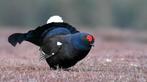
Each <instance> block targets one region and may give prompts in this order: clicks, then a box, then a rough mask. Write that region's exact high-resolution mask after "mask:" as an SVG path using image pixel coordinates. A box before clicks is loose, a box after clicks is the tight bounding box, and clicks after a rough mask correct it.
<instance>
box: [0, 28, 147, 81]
mask: <svg viewBox="0 0 147 82" xmlns="http://www.w3.org/2000/svg"><path fill="white" fill-rule="evenodd" d="M19 31H24V30H14V29H13V30H10V29H5V30H1V31H0V43H1V44H0V55H1V57H0V82H147V44H146V43H139V42H138V41H134V39H130V40H129V37H135V36H136V35H135V34H136V32H127V33H126V32H125V33H126V34H128V35H126V34H125V35H124V36H123V37H124V38H125V40H124V39H123V40H122V39H121V40H118V39H119V38H117V39H115V37H119V36H120V35H121V36H122V35H123V33H124V32H121V31H117V32H116V31H114V32H113V31H111V32H110V33H113V34H109V33H108V32H107V31H106V32H104V31H101V32H97V33H94V32H93V34H95V36H97V40H96V43H95V47H94V48H93V49H92V50H91V52H90V54H89V55H88V56H87V57H86V58H85V59H84V60H82V61H80V62H79V63H78V64H76V65H75V66H74V67H71V68H69V69H68V70H51V69H50V68H49V67H48V65H47V63H46V62H45V61H39V51H38V49H39V48H38V47H36V46H34V45H33V44H30V43H28V42H23V43H22V44H21V45H18V46H16V47H15V48H14V47H12V46H11V45H10V44H9V43H8V42H7V37H8V35H9V34H11V33H13V32H19ZM24 32H25V31H24ZM95 32H96V31H95ZM139 33H140V32H139ZM141 34H142V33H140V35H141ZM114 35H117V36H115V37H113V36H114ZM137 35H138V34H137ZM108 36H110V37H112V38H111V39H110V37H109V38H108V39H109V40H108V39H107V37H108ZM126 37H128V39H127V38H126ZM126 40H127V41H126ZM128 40H129V41H128ZM135 40H136V39H135Z"/></svg>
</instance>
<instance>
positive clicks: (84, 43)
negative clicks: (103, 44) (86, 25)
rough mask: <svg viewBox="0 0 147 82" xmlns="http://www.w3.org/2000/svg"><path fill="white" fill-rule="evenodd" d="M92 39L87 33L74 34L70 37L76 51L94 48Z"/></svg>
mask: <svg viewBox="0 0 147 82" xmlns="http://www.w3.org/2000/svg"><path fill="white" fill-rule="evenodd" d="M94 40H95V39H94V37H93V36H92V35H91V34H88V33H76V34H74V35H73V36H72V41H73V44H74V46H75V47H76V48H78V49H90V48H91V46H94Z"/></svg>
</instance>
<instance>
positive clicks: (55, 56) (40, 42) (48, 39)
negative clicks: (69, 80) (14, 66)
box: [8, 16, 94, 69]
mask: <svg viewBox="0 0 147 82" xmlns="http://www.w3.org/2000/svg"><path fill="white" fill-rule="evenodd" d="M8 41H9V42H10V43H11V44H12V45H13V46H16V44H17V43H19V44H20V43H21V42H22V41H29V42H31V43H33V44H35V45H37V46H39V47H40V51H41V54H42V59H45V60H46V61H47V63H48V65H49V66H50V67H51V68H53V69H57V68H69V67H71V66H73V65H75V64H76V63H77V62H78V61H80V60H81V59H83V58H84V57H85V56H86V55H87V54H88V53H89V51H90V49H91V47H92V46H93V44H94V37H93V36H92V35H90V34H88V33H82V32H79V31H78V30H77V29H75V28H74V27H73V26H71V25H69V24H68V23H64V22H63V20H62V18H61V17H60V16H52V17H51V18H50V19H49V20H48V21H47V24H45V25H43V26H39V27H38V28H36V29H35V30H30V31H28V32H27V33H14V34H12V35H10V36H9V37H8Z"/></svg>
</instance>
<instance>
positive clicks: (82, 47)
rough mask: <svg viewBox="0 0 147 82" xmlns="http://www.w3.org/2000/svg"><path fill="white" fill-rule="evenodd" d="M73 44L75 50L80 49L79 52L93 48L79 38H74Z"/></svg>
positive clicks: (72, 38)
mask: <svg viewBox="0 0 147 82" xmlns="http://www.w3.org/2000/svg"><path fill="white" fill-rule="evenodd" d="M71 42H72V44H73V46H74V48H76V49H78V50H89V49H90V48H91V46H89V45H88V44H86V43H85V42H84V41H83V40H82V39H81V38H79V37H78V36H73V37H71Z"/></svg>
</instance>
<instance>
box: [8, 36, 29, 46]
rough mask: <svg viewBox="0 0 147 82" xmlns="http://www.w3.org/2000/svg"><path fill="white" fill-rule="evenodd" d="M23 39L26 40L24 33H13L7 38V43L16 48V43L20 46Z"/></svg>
mask: <svg viewBox="0 0 147 82" xmlns="http://www.w3.org/2000/svg"><path fill="white" fill-rule="evenodd" d="M25 39H26V36H25V34H24V33H15V34H12V35H10V36H9V37H8V41H9V43H10V44H12V45H13V46H16V44H17V43H19V44H20V43H21V42H22V41H24V40H25Z"/></svg>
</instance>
